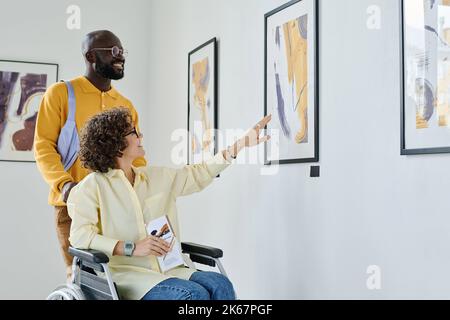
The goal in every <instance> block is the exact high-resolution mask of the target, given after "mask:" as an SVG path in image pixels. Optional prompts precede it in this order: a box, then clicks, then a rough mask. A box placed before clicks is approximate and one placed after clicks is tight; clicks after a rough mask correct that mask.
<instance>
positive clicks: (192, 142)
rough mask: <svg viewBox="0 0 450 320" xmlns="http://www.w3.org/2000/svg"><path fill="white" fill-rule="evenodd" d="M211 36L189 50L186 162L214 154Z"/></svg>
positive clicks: (213, 91)
mask: <svg viewBox="0 0 450 320" xmlns="http://www.w3.org/2000/svg"><path fill="white" fill-rule="evenodd" d="M214 67H215V39H213V40H210V41H208V42H207V43H206V44H204V45H202V46H201V47H200V48H198V49H196V50H194V51H192V52H191V53H190V59H189V128H188V130H189V148H188V149H189V150H188V152H189V157H188V158H189V159H188V162H189V163H201V162H203V161H205V160H207V159H208V158H209V157H211V156H212V155H214V152H215V144H214V129H215V108H216V103H215V94H216V93H215V69H214Z"/></svg>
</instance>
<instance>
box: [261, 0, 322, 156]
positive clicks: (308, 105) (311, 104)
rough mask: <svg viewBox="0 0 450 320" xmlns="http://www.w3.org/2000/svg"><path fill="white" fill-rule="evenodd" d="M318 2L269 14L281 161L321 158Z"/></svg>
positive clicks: (271, 91)
mask: <svg viewBox="0 0 450 320" xmlns="http://www.w3.org/2000/svg"><path fill="white" fill-rule="evenodd" d="M315 21H316V13H315V1H312V0H311V1H307V0H303V1H294V2H292V6H288V7H284V6H283V9H281V10H279V11H277V10H275V11H273V12H272V14H270V13H269V14H268V15H266V88H267V89H266V113H271V114H272V115H273V121H272V124H271V127H269V128H270V129H275V130H278V131H279V132H278V136H279V146H278V147H279V160H280V162H281V163H283V162H284V161H296V160H299V161H298V162H315V161H317V159H318V156H317V150H315V149H316V147H317V140H318V139H317V130H316V123H315V112H316V107H317V105H316V101H315V93H316V90H317V88H316V78H315V70H316V66H315V54H316V51H315V50H316V48H315V47H314V45H315V43H316V42H315V38H316V30H315Z"/></svg>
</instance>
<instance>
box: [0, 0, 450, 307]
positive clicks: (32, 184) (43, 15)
mask: <svg viewBox="0 0 450 320" xmlns="http://www.w3.org/2000/svg"><path fill="white" fill-rule="evenodd" d="M283 3H284V1H280V0H277V1H275V0H244V1H243V0H152V1H145V0H133V1H130V2H129V3H124V2H123V1H117V0H111V1H104V0H96V1H87V0H77V1H68V0H63V1H53V0H41V1H39V2H33V1H26V0H18V1H15V2H11V1H6V0H0V10H1V12H2V13H4V14H3V15H2V19H1V20H0V28H1V30H3V33H2V45H1V46H0V59H9V60H24V61H39V62H52V63H58V64H59V65H60V78H61V79H70V78H73V77H76V76H78V75H80V74H82V73H83V71H84V63H83V61H82V56H81V53H80V42H81V39H82V37H83V35H84V34H86V33H87V32H90V31H92V30H96V29H104V28H105V29H110V30H112V31H113V32H115V33H116V34H117V35H118V36H119V37H120V38H121V39H122V42H123V44H124V46H125V47H126V48H127V49H128V50H129V51H130V55H129V57H128V59H127V65H126V78H125V79H124V80H122V81H120V82H117V83H115V85H116V87H117V88H118V89H119V90H120V91H121V92H122V93H123V94H124V95H126V96H127V97H129V98H130V99H131V100H132V101H133V102H134V104H135V106H136V108H137V110H138V112H139V113H140V117H141V126H142V129H143V131H144V134H145V140H144V141H145V145H146V149H147V154H148V159H149V160H150V162H151V163H152V164H155V165H169V166H172V165H174V164H173V163H172V160H171V152H172V149H173V147H175V146H177V143H178V142H177V141H172V140H171V134H172V132H173V131H174V130H176V129H179V128H186V122H187V78H188V77H187V61H188V60H187V59H188V52H189V51H191V50H192V49H194V48H195V47H197V46H198V45H199V44H201V43H203V42H205V41H206V40H209V39H210V38H212V37H217V38H218V40H219V69H220V70H219V118H220V121H219V127H220V128H221V129H224V128H242V129H245V128H248V127H249V126H251V125H253V124H255V123H256V121H257V120H259V119H260V118H261V117H262V116H263V102H264V91H263V87H264V74H263V73H264V71H263V67H264V61H263V60H264V14H265V13H266V12H269V11H271V10H272V9H274V8H276V7H278V6H279V5H281V4H283ZM320 3H321V5H320V10H319V14H320V53H319V63H320V72H319V77H320V83H319V84H320V158H321V160H320V163H319V165H320V166H321V177H320V178H318V179H317V178H316V179H312V178H309V168H310V165H307V164H294V165H284V166H280V167H279V172H278V173H277V174H276V175H273V176H263V175H261V169H262V168H263V166H261V165H235V166H232V167H230V168H229V169H228V170H227V171H225V172H223V173H222V175H221V177H220V178H219V179H217V181H215V182H214V184H213V185H211V186H210V187H209V188H208V189H206V190H205V191H204V192H202V193H199V194H195V195H192V196H190V197H186V198H182V199H179V201H178V206H179V213H180V220H181V224H182V225H181V228H182V240H185V241H193V242H200V243H203V244H209V245H213V246H218V247H221V248H222V249H223V250H224V252H225V257H224V261H223V262H224V266H225V268H226V270H227V271H228V273H229V276H230V278H231V280H232V281H233V283H234V284H235V287H236V290H237V293H238V295H239V297H240V298H241V299H317V298H324V299H332V298H337V299H348V298H352V299H353V298H358V299H393V298H411V299H413V298H418V299H428V298H446V299H448V298H450V276H449V275H448V271H447V270H449V269H450V232H449V229H450V215H449V212H450V203H449V201H448V200H447V198H448V197H447V192H448V190H450V180H449V179H447V177H449V176H450V167H449V166H448V165H447V163H449V161H450V155H430V156H413V157H402V156H400V155H399V154H400V128H399V125H400V106H399V102H400V87H399V81H400V65H399V27H400V25H399V1H397V0H340V1H335V0H320ZM73 4H75V5H78V6H79V7H80V9H81V19H82V20H81V29H80V30H69V29H67V28H66V20H67V18H68V16H69V15H68V14H67V13H66V9H67V7H68V6H69V5H73ZM374 5H375V6H377V7H378V8H380V10H381V11H380V13H381V16H380V17H381V27H380V29H375V30H372V29H369V28H367V20H368V19H369V17H370V15H369V14H368V13H367V9H368V8H369V7H370V6H374ZM47 192H48V187H47V185H46V184H45V183H44V182H43V180H42V178H41V176H40V174H39V173H38V171H37V169H36V166H35V164H33V163H9V162H0V201H1V202H0V214H1V218H2V219H1V222H0V243H2V247H3V250H2V253H1V255H0V283H1V285H0V299H42V298H44V297H45V296H46V295H47V294H48V293H49V292H50V291H51V290H52V289H53V288H54V287H56V286H57V285H58V284H60V283H62V282H63V281H64V280H65V279H64V266H63V263H62V259H61V256H60V254H59V251H58V250H59V248H58V242H57V238H56V233H55V228H54V221H53V220H54V213H53V210H52V208H51V207H49V206H48V205H47ZM371 265H376V266H379V267H380V269H381V290H368V288H367V286H366V281H367V279H368V277H369V275H368V274H367V273H366V271H367V268H368V267H369V266H371Z"/></svg>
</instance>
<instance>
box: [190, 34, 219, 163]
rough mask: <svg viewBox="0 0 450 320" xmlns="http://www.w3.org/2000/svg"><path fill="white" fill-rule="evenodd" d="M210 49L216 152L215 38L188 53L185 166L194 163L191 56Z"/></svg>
mask: <svg viewBox="0 0 450 320" xmlns="http://www.w3.org/2000/svg"><path fill="white" fill-rule="evenodd" d="M208 48H209V49H210V50H211V49H212V53H213V57H212V60H213V63H214V66H213V68H212V70H210V71H212V72H213V76H212V78H211V80H212V82H213V84H212V86H211V88H212V90H213V98H212V101H211V103H212V104H213V106H211V107H210V109H211V110H212V112H213V113H214V114H213V117H212V122H213V142H212V143H213V144H214V151H213V155H214V154H216V153H217V152H218V141H217V140H218V139H217V137H216V133H217V130H218V128H219V112H218V70H219V67H218V40H217V38H216V37H214V38H212V39H210V40H208V41H206V42H205V43H203V44H201V45H199V46H198V47H196V48H195V49H193V50H192V51H190V52H189V54H188V97H187V100H188V103H187V109H188V112H187V132H188V137H187V164H193V163H194V162H193V161H192V160H193V159H191V158H192V157H191V139H190V137H191V130H194V128H192V126H191V120H192V119H191V111H192V110H193V106H192V105H191V104H192V101H191V94H192V93H193V89H192V88H191V84H192V81H191V80H192V70H191V64H192V63H193V62H194V61H193V56H194V55H196V54H198V53H200V52H201V51H202V50H207V49H208Z"/></svg>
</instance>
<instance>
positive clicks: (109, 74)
mask: <svg viewBox="0 0 450 320" xmlns="http://www.w3.org/2000/svg"><path fill="white" fill-rule="evenodd" d="M95 72H97V73H98V74H99V75H101V76H102V77H103V78H106V79H111V80H120V79H122V78H123V77H124V72H123V70H122V71H116V70H114V67H113V66H112V65H110V64H106V63H103V61H102V60H101V58H100V57H99V56H98V55H97V62H96V63H95Z"/></svg>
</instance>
